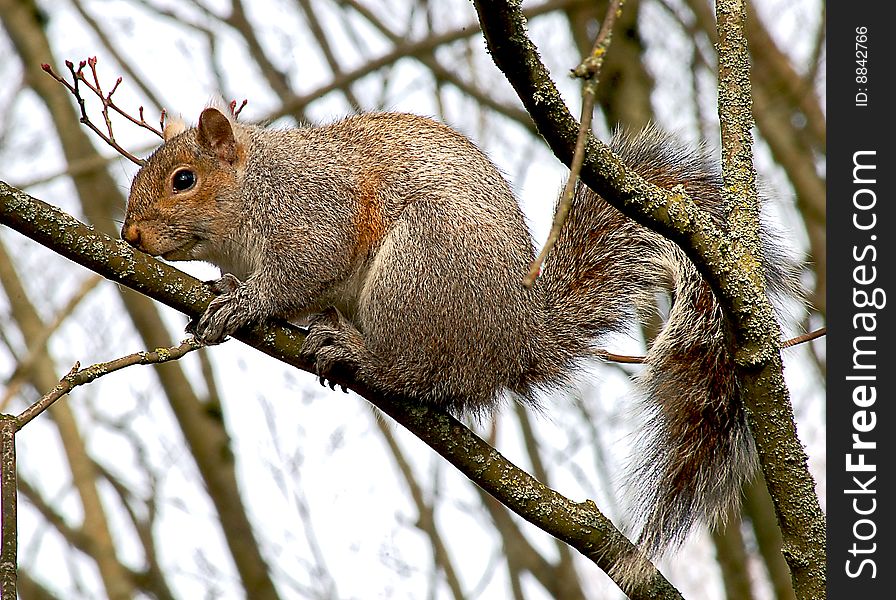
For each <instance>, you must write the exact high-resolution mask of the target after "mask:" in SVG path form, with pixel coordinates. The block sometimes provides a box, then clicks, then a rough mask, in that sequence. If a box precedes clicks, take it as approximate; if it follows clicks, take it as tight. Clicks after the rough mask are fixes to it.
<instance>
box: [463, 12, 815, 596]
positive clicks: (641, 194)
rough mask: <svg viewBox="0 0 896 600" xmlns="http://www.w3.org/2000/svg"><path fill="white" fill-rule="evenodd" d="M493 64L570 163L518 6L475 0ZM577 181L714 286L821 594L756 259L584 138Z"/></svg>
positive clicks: (789, 552) (794, 567)
mask: <svg viewBox="0 0 896 600" xmlns="http://www.w3.org/2000/svg"><path fill="white" fill-rule="evenodd" d="M474 3H475V5H476V10H477V12H478V14H479V19H480V23H481V25H482V29H483V32H484V33H485V38H486V42H487V44H488V47H489V50H490V52H491V54H492V58H493V59H494V60H495V63H496V64H497V66H498V68H500V69H501V70H502V71H503V72H504V73H505V75H506V76H507V78H508V80H509V81H510V83H511V85H513V87H514V89H515V90H516V92H517V94H518V95H519V97H520V99H521V100H522V101H523V104H524V105H525V106H526V109H527V110H528V111H529V113H530V114H531V115H532V117H533V119H534V120H535V123H536V125H537V126H538V129H539V131H540V132H541V134H542V136H544V138H545V140H546V141H547V142H548V145H549V146H550V147H551V148H552V150H553V151H554V153H555V154H556V155H557V156H558V157H559V158H560V160H562V161H563V162H564V163H566V164H567V165H568V164H570V162H571V159H572V155H573V152H574V148H575V141H576V134H577V130H578V123H577V122H576V120H575V119H574V118H573V116H572V115H571V114H570V112H569V110H568V109H567V107H566V105H565V103H564V102H563V99H562V98H561V96H560V94H559V92H558V91H557V88H556V86H555V85H554V82H553V81H552V80H551V78H550V74H549V73H548V71H547V69H546V68H545V66H544V65H543V64H542V62H541V59H540V57H539V56H538V52H537V50H536V48H535V46H534V45H533V44H532V42H531V41H530V40H529V37H528V35H527V32H526V20H525V18H524V16H523V14H522V12H521V11H520V8H519V3H517V2H509V1H499V0H474ZM581 177H582V180H583V181H584V182H585V183H586V184H587V185H588V186H589V187H590V188H592V189H593V190H594V191H596V192H597V193H598V194H600V195H601V196H603V197H604V199H606V201H607V202H609V203H610V204H612V205H613V206H615V207H616V208H618V209H619V210H621V211H622V212H623V213H624V214H626V215H627V216H629V217H631V218H633V219H634V220H636V221H638V222H639V223H641V224H642V225H645V226H647V227H649V228H651V229H653V230H654V231H657V232H659V233H661V234H663V235H664V236H666V237H668V238H669V239H671V240H672V241H674V242H676V243H677V244H678V245H679V246H681V248H682V249H683V250H684V251H685V253H686V254H687V255H688V256H689V257H690V258H691V260H692V261H693V262H694V264H695V265H696V266H697V268H698V269H699V271H700V273H701V274H702V275H703V277H704V278H705V279H706V281H707V282H708V283H709V284H710V286H711V287H712V289H713V292H714V293H715V295H716V297H717V298H718V300H719V303H720V305H721V306H722V308H723V310H724V311H725V313H726V316H727V317H728V319H729V321H730V322H731V325H732V327H733V329H734V337H735V349H736V350H735V363H736V365H737V375H738V378H739V380H740V382H741V385H742V389H743V390H744V397H745V402H746V409H747V415H748V418H749V423H750V428H751V431H752V433H753V436H754V439H755V440H756V446H757V449H758V451H759V458H760V464H761V466H762V470H763V473H764V474H765V477H766V481H767V483H768V486H769V491H770V492H771V493H772V496H773V498H774V499H775V507H776V511H777V515H778V520H779V522H780V523H781V524H782V533H783V535H784V540H785V554H786V556H787V559H788V564H789V565H790V568H791V573H792V576H793V578H794V585H795V587H796V588H797V589H800V590H801V592H800V593H801V594H804V595H806V596H812V595H815V596H819V597H820V596H822V595H823V594H824V581H825V547H824V539H825V519H824V515H823V513H822V512H821V508H820V506H819V504H818V498H817V496H816V495H815V490H814V481H813V480H812V476H811V475H810V474H809V471H808V467H807V457H806V453H805V451H804V449H803V447H802V445H801V444H800V441H799V438H798V437H797V435H796V427H795V425H794V421H793V411H792V409H791V406H790V401H789V397H788V392H787V387H786V385H785V383H784V378H783V374H782V363H781V355H780V351H779V344H780V342H779V332H778V327H777V322H776V320H775V317H774V312H773V310H772V307H771V304H770V303H769V301H768V298H767V297H766V295H765V293H764V290H763V289H762V285H761V283H760V279H761V275H760V272H761V271H760V269H759V265H758V261H757V259H756V257H755V256H754V255H753V254H751V252H750V250H749V248H747V247H745V245H744V244H742V243H739V242H738V240H734V239H731V237H730V236H727V235H724V234H723V232H720V231H719V230H718V229H717V228H716V227H715V226H714V225H713V224H712V223H711V221H710V220H709V219H708V218H707V216H706V215H705V214H703V213H702V212H701V211H700V210H699V209H698V208H697V207H696V205H695V204H694V202H693V201H691V199H690V198H688V197H687V195H686V194H685V193H684V192H683V191H682V190H680V189H673V190H671V191H666V190H662V189H660V188H658V187H656V186H654V185H651V184H649V183H648V182H646V181H644V180H643V179H642V178H641V177H639V176H638V175H637V174H636V173H634V172H632V171H631V170H630V169H628V168H627V167H626V165H624V164H623V163H622V162H621V161H620V160H619V159H618V157H616V156H615V155H614V154H613V153H612V152H611V151H610V150H609V149H608V148H607V147H606V146H605V145H604V144H602V143H601V142H599V141H598V140H597V139H595V138H594V137H593V136H589V138H588V141H587V142H586V147H585V158H584V161H583V167H582V174H581Z"/></svg>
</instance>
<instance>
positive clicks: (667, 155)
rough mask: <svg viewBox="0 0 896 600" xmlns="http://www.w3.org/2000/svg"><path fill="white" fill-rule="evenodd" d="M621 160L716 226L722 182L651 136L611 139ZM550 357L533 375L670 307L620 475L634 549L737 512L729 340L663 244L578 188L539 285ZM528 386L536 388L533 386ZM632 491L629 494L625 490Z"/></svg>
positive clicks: (743, 425)
mask: <svg viewBox="0 0 896 600" xmlns="http://www.w3.org/2000/svg"><path fill="white" fill-rule="evenodd" d="M611 146H612V147H613V150H614V151H615V152H616V153H617V154H619V155H620V156H621V157H622V159H623V160H624V161H625V163H626V164H627V165H629V166H631V167H632V168H634V169H635V170H636V171H637V172H638V173H640V174H641V175H642V177H644V178H645V179H647V180H649V181H651V182H652V183H654V184H656V185H659V186H661V187H666V188H669V187H672V186H674V185H678V184H681V185H683V186H684V187H685V189H686V190H687V191H688V193H689V195H690V196H691V197H692V198H693V199H694V200H695V201H696V202H697V203H698V205H700V206H701V207H702V208H703V209H705V210H706V211H707V212H708V213H709V214H710V215H711V216H712V218H713V219H714V220H716V222H717V223H718V224H719V226H720V227H724V226H725V216H726V210H725V208H724V206H723V203H722V196H721V193H722V182H721V178H720V176H719V175H718V172H717V170H716V169H715V168H713V167H712V166H711V165H710V164H709V163H708V162H707V161H706V160H705V158H704V157H703V155H702V154H701V153H693V152H687V151H685V150H683V149H682V148H680V147H679V146H676V145H675V144H674V143H673V142H672V141H671V140H670V139H668V138H667V137H666V136H664V135H663V134H661V133H659V132H657V131H656V130H653V129H648V130H646V131H644V132H642V133H641V134H638V135H635V136H628V135H624V134H623V135H617V137H616V138H615V140H614V142H613V143H612V144H611ZM774 248H775V246H774V244H772V243H770V242H769V244H768V248H767V250H766V251H765V252H766V256H764V257H761V260H762V263H763V265H764V266H765V268H766V279H767V281H768V286H769V288H770V289H771V290H772V291H773V292H781V291H785V292H786V291H792V289H793V282H794V281H795V279H794V273H795V270H793V269H791V268H788V267H787V265H788V264H790V263H789V262H788V261H787V260H783V259H782V256H781V254H782V253H780V252H778V251H776V250H774ZM538 285H540V286H541V287H542V290H541V291H542V294H543V298H544V299H545V302H546V304H547V308H546V312H547V314H548V316H549V318H550V320H551V323H550V324H549V326H548V327H547V328H546V329H547V330H548V331H549V334H548V335H549V337H551V338H552V339H551V340H550V341H547V342H546V343H548V344H551V345H552V347H553V348H555V349H556V353H555V355H554V357H553V360H552V361H549V362H551V364H550V365H541V366H540V368H539V369H537V371H538V372H541V373H548V372H551V371H552V370H553V371H557V372H562V371H563V370H564V369H566V368H568V367H569V365H570V364H571V363H573V362H575V360H576V359H578V358H581V357H584V356H587V355H588V354H589V353H590V351H591V350H592V349H593V347H594V344H595V342H596V341H597V339H598V338H599V336H601V335H602V334H605V333H607V332H611V331H618V330H624V329H627V328H628V327H629V326H630V323H631V322H632V318H633V317H637V316H641V317H643V316H645V314H644V311H648V310H655V309H654V308H653V307H655V305H656V295H657V294H658V293H666V294H667V295H668V296H669V299H670V302H671V308H670V311H669V315H668V319H667V322H666V324H665V326H664V328H663V330H662V331H661V332H660V333H659V335H658V336H657V337H656V339H655V340H654V342H653V344H652V345H651V346H650V349H649V351H648V353H647V361H646V363H647V364H646V369H645V371H644V372H643V373H642V375H641V376H640V378H639V387H640V388H641V390H642V395H643V398H644V404H645V407H646V417H645V418H644V420H643V425H642V427H641V429H640V431H639V436H638V437H639V448H638V449H637V450H636V453H635V456H636V457H637V458H636V461H637V464H636V465H635V468H634V470H633V476H632V477H631V485H632V487H633V489H631V490H630V491H631V493H632V496H633V497H635V498H638V505H639V510H640V514H639V515H638V522H639V524H640V525H641V526H642V529H641V534H640V538H639V543H640V544H641V547H642V549H644V550H645V551H646V552H647V553H648V554H649V555H656V554H658V553H660V552H661V551H663V550H665V549H666V548H668V547H670V546H674V545H675V544H676V543H678V542H680V541H681V540H682V539H683V538H684V537H685V535H686V533H687V532H688V530H689V529H690V527H691V525H693V524H694V522H696V521H703V522H709V523H713V522H714V521H716V520H717V518H718V517H719V516H723V515H725V514H727V511H728V510H729V509H730V508H731V507H732V506H733V505H735V504H736V503H737V501H738V498H739V494H740V490H741V486H742V484H743V483H744V481H745V480H746V479H747V478H748V477H750V476H751V474H752V473H753V472H754V469H755V465H756V458H755V455H756V452H755V448H754V445H753V438H752V436H751V434H750V432H749V429H748V426H747V421H746V416H745V414H744V408H743V403H742V400H741V389H740V385H739V383H738V380H737V378H736V377H735V374H734V373H735V369H734V363H733V356H732V351H731V348H732V335H731V332H730V330H729V326H728V324H727V322H726V320H725V318H724V316H723V314H722V311H721V309H720V308H719V305H718V303H717V302H716V299H715V296H714V295H713V293H712V290H711V289H710V288H709V286H708V285H707V284H706V282H705V281H704V280H703V278H702V276H701V275H700V274H699V272H698V271H697V270H696V268H695V267H694V265H693V263H691V261H690V260H689V259H688V258H687V256H686V255H685V254H684V252H682V250H681V249H680V248H679V247H678V246H676V245H675V244H674V243H672V242H670V241H669V240H667V239H665V238H664V237H662V236H660V235H659V234H656V233H654V232H652V231H650V230H648V229H646V228H644V227H642V226H640V225H638V224H636V223H635V222H634V221H632V220H631V219H629V218H627V217H625V216H624V215H622V214H621V213H620V212H619V211H617V210H616V209H615V208H613V207H611V206H609V205H608V204H607V203H606V202H605V201H604V200H603V199H601V198H600V197H599V196H598V195H596V194H595V193H594V192H592V191H591V190H589V189H587V188H585V187H584V186H579V189H578V190H577V191H576V195H575V198H574V200H573V205H572V207H571V209H570V213H569V218H568V221H567V223H566V225H565V226H564V229H563V231H562V233H561V236H560V238H559V239H558V241H557V244H556V245H555V247H554V249H553V251H552V253H551V254H550V256H549V258H548V261H547V262H546V264H545V266H544V272H543V275H542V277H541V278H540V279H539V284H538ZM533 383H535V384H537V383H538V382H537V381H536V382H533ZM635 488H636V489H635Z"/></svg>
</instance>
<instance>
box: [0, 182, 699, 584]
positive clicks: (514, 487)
mask: <svg viewBox="0 0 896 600" xmlns="http://www.w3.org/2000/svg"><path fill="white" fill-rule="evenodd" d="M0 222H2V223H4V224H6V225H8V226H10V227H11V228H13V229H15V230H16V231H18V232H19V233H21V234H23V235H25V236H27V237H29V238H31V239H32V240H34V241H36V242H38V243H40V244H42V245H44V246H46V247H47V248H50V249H51V250H53V251H55V252H57V253H59V254H61V255H62V256H65V257H67V258H69V259H71V260H73V261H74V262H76V263H78V264H80V265H82V266H84V267H86V268H88V269H91V270H93V271H95V272H97V273H99V274H100V275H102V276H103V277H106V278H107V279H109V280H111V281H115V282H118V283H121V284H122V285H125V286H127V287H130V288H132V289H134V290H136V291H138V292H140V293H142V294H145V295H147V296H149V297H151V298H154V299H155V300H158V301H160V302H163V303H164V304H167V305H168V306H170V307H172V308H175V309H176V310H179V311H180V312H183V313H185V314H187V315H189V316H191V317H196V316H198V315H200V314H201V313H202V312H203V311H204V310H205V308H206V306H207V305H208V303H209V302H210V301H211V300H212V299H213V297H214V296H213V294H212V293H211V291H210V290H209V289H208V287H207V286H206V285H205V284H204V283H202V282H201V281H199V280H197V279H195V278H193V277H191V276H189V275H187V274H186V273H183V272H181V271H179V270H177V269H175V268H174V267H171V266H169V265H167V264H164V263H162V262H159V261H157V260H155V259H154V258H152V257H150V256H148V255H146V254H143V253H141V252H137V251H135V250H134V249H133V248H131V247H130V246H128V245H127V244H126V243H124V242H122V241H120V240H114V239H112V238H110V237H108V236H106V235H103V234H101V233H99V232H97V231H96V230H95V229H93V228H92V227H88V226H87V225H84V224H83V223H81V222H79V221H78V220H76V219H75V218H74V217H72V216H70V215H68V214H66V213H64V212H62V211H61V210H59V209H58V208H55V207H52V206H50V205H48V204H46V203H44V202H41V201H40V200H37V199H36V198H33V197H31V196H29V195H28V194H25V193H24V192H22V191H20V190H17V189H15V188H12V187H10V186H8V185H7V184H5V183H3V182H0ZM234 337H236V338H237V339H239V340H241V341H243V342H245V343H247V344H249V345H251V346H252V347H254V348H256V349H258V350H260V351H262V352H264V353H266V354H268V355H270V356H272V357H274V358H277V359H278V360H281V361H282V362H285V363H287V364H289V365H292V366H294V367H298V368H300V369H303V370H305V371H308V372H309V373H313V372H314V369H313V366H312V365H311V364H310V363H309V361H308V360H306V359H303V358H301V357H300V355H299V350H300V348H301V345H302V342H303V341H304V332H303V330H302V329H300V328H298V327H295V326H293V325H289V324H286V323H282V324H277V323H263V324H261V325H258V326H256V327H254V328H251V329H246V330H241V331H239V332H237V334H236V335H235V336H234ZM336 383H337V384H339V385H345V386H346V387H348V388H351V389H352V390H353V391H355V392H356V393H358V394H359V395H360V396H362V397H364V398H365V399H367V400H368V401H370V402H371V403H372V404H373V405H375V406H376V407H378V408H379V409H380V410H382V411H383V412H384V413H386V414H387V415H389V416H391V417H392V418H393V419H395V420H396V421H398V422H399V423H400V424H401V425H403V426H404V427H405V428H407V429H408V430H409V431H410V432H411V433H413V434H414V435H416V436H417V437H419V438H420V439H421V440H423V441H424V442H425V443H426V444H428V445H429V446H430V447H431V448H432V449H433V450H435V451H436V452H438V453H439V454H440V455H441V456H442V457H444V458H445V459H446V460H448V461H449V462H450V463H451V464H453V465H454V466H455V467H456V468H457V469H458V470H460V471H461V472H462V473H463V474H464V475H466V476H467V477H469V478H470V479H471V480H473V481H474V482H475V483H476V484H477V485H479V486H480V487H481V488H483V489H484V490H486V491H487V492H488V493H489V494H491V495H492V496H494V497H495V498H496V499H498V500H499V501H500V502H501V503H503V504H504V505H505V506H507V507H508V508H510V509H511V510H513V511H514V512H516V513H517V514H518V515H520V516H521V517H522V518H524V519H526V520H527V521H529V522H530V523H532V524H534V525H535V526H536V527H539V528H540V529H542V530H543V531H545V532H547V533H549V534H551V535H553V536H554V537H556V538H558V539H560V540H562V541H564V542H566V543H567V544H569V545H570V546H572V547H573V548H575V549H576V550H578V551H579V552H581V553H582V554H583V555H584V556H585V557H586V558H588V559H589V560H591V561H592V562H594V563H595V564H596V565H598V566H599V567H600V568H601V569H603V570H605V571H607V570H609V569H610V567H611V566H612V565H613V564H615V563H616V562H617V561H618V560H620V558H622V557H629V558H630V557H633V556H634V557H637V556H639V553H638V550H637V548H636V547H635V546H634V545H633V544H632V543H631V542H630V541H629V540H627V539H626V538H625V536H623V535H622V534H621V533H620V532H619V531H618V530H617V529H616V528H615V527H614V526H613V524H612V523H611V522H610V521H609V519H607V518H606V517H605V516H604V515H603V514H602V513H601V512H600V511H599V510H598V508H597V507H596V506H595V505H594V503H593V502H591V501H590V500H588V501H585V502H582V503H577V502H573V501H571V500H569V499H568V498H565V497H564V496H562V495H561V494H559V493H557V492H555V491H554V490H552V489H550V488H548V487H547V486H545V485H543V484H541V483H539V482H538V481H537V480H536V479H534V478H533V477H532V476H531V475H529V474H528V473H526V472H525V471H523V470H521V469H520V468H518V467H517V466H515V465H514V464H513V463H511V462H510V461H508V460H507V459H506V458H504V457H503V456H502V455H501V454H500V453H499V452H498V451H497V450H495V449H494V448H492V447H491V446H489V445H488V444H487V443H486V442H484V441H483V440H482V439H481V438H479V437H478V436H476V435H475V434H474V433H473V432H472V431H470V430H469V429H468V428H466V427H465V426H464V425H463V424H462V423H461V422H460V421H458V420H457V419H455V418H454V417H452V416H451V415H449V414H447V413H445V412H443V411H442V410H440V409H438V408H436V407H434V406H431V405H428V404H422V403H420V402H414V401H412V400H408V399H404V398H397V397H385V396H382V395H379V394H377V393H376V392H375V391H374V390H371V389H369V388H368V387H365V386H364V385H361V384H359V383H357V382H351V381H345V380H337V381H336ZM645 563H646V559H645ZM645 568H646V569H647V571H646V572H647V576H646V577H645V579H644V580H643V581H641V582H638V583H636V584H633V583H630V582H617V583H619V584H620V587H621V588H622V590H623V591H624V592H625V593H626V594H627V595H629V596H630V597H631V598H634V599H639V598H645V599H646V598H680V597H681V596H680V594H679V593H678V591H677V590H676V589H675V588H674V587H672V585H671V584H670V583H669V582H668V581H667V580H666V579H665V578H664V577H663V576H662V574H661V573H660V572H659V571H657V570H656V568H655V567H653V565H650V564H649V563H646V564H645Z"/></svg>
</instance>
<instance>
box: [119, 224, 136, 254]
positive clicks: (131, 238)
mask: <svg viewBox="0 0 896 600" xmlns="http://www.w3.org/2000/svg"><path fill="white" fill-rule="evenodd" d="M121 239H123V240H124V241H126V242H127V243H129V244H130V245H131V246H134V247H135V248H136V247H137V246H139V244H140V228H139V227H137V225H136V223H125V224H124V225H123V226H122V228H121Z"/></svg>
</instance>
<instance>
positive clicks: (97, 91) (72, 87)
mask: <svg viewBox="0 0 896 600" xmlns="http://www.w3.org/2000/svg"><path fill="white" fill-rule="evenodd" d="M96 63H97V60H96V57H95V56H92V57H90V58H88V59H87V60H86V61H84V60H82V61H81V62H80V63H78V68H77V69H75V65H74V63H73V62H72V61H70V60H67V61H65V66H66V67H68V70H69V72H70V73H71V76H72V83H69V82H68V81H67V80H66V79H65V78H64V77H62V76H61V75H59V74H57V73H56V71H54V70H53V67H51V66H50V65H49V64H47V63H43V64H41V69H43V70H44V71H45V72H46V73H47V74H48V75H49V76H50V77H52V78H53V79H55V80H56V81H58V82H59V83H61V84H62V85H63V86H65V88H66V89H67V90H68V91H69V93H71V95H72V96H74V97H75V100H77V102H78V108H79V109H80V111H81V118H80V121H81V123H83V124H84V125H86V126H87V127H88V128H90V130H91V131H93V132H94V133H95V134H96V135H98V136H99V137H100V139H102V140H103V141H104V142H106V143H107V144H109V145H110V146H112V147H113V148H115V150H116V151H118V153H119V154H121V155H122V156H124V157H125V158H127V159H128V160H130V161H131V162H133V163H134V164H136V165H142V164H143V160H141V159H139V158H137V157H136V156H134V155H133V154H131V153H130V152H128V151H127V150H125V149H124V148H123V147H122V146H121V145H120V144H119V143H118V142H117V141H116V140H115V134H114V133H113V131H112V120H111V118H110V116H109V110H110V109H111V110H113V111H115V112H116V113H118V114H119V115H121V116H122V117H124V118H125V119H127V120H128V121H130V122H131V123H133V124H135V125H137V126H138V127H142V128H144V129H147V130H149V131H151V132H152V133H154V134H156V135H157V136H159V137H160V138H163V139H164V136H163V135H162V131H161V129H164V121H165V111H164V110H163V111H162V113H161V114H162V117H161V120H160V123H159V126H160V128H161V129H156V128H155V127H153V126H152V125H150V124H149V123H147V122H146V119H144V117H143V107H142V106H141V107H140V108H139V113H138V114H139V118H137V117H134V116H132V115H130V114H129V113H128V112H127V111H125V110H123V109H122V108H121V107H119V106H118V105H117V104H115V101H114V100H113V99H112V95H113V94H114V93H115V90H117V89H118V86H119V85H121V81H122V79H121V77H119V78H117V79H116V80H115V83H114V84H113V85H112V89H111V90H109V92H108V93H103V88H102V85H101V84H100V78H99V74H98V73H97V70H96ZM87 66H89V67H90V73H91V76H92V79H93V82H92V83H91V82H90V81H88V79H87V76H86V75H84V67H87ZM82 84H83V85H85V86H86V87H87V89H89V90H90V91H91V92H93V94H94V95H95V96H96V97H97V98H98V99H99V101H100V102H101V104H102V107H103V108H102V111H101V114H102V115H103V122H104V123H105V126H106V131H105V132H104V131H102V130H101V129H100V128H99V127H97V126H96V124H95V123H94V122H93V121H91V119H90V116H89V115H88V114H87V103H86V101H85V100H84V97H83V96H82V95H81V85H82Z"/></svg>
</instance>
